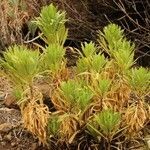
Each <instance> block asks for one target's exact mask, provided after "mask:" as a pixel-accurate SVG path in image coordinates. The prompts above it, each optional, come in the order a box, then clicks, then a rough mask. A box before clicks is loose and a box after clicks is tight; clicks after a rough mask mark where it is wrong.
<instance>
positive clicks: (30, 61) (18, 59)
mask: <svg viewBox="0 0 150 150" xmlns="http://www.w3.org/2000/svg"><path fill="white" fill-rule="evenodd" d="M39 61H40V55H39V52H38V51H31V50H28V49H27V48H26V47H24V46H16V45H15V46H13V47H9V48H8V49H7V51H6V52H4V59H1V65H2V67H3V68H4V69H5V71H6V73H7V74H8V75H9V77H10V78H11V80H12V81H13V82H14V83H15V84H20V86H21V85H22V86H23V85H27V84H28V85H30V84H32V82H33V78H34V77H35V76H36V75H37V74H38V73H39V71H40V70H39V68H40V64H39Z"/></svg>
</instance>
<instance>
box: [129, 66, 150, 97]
mask: <svg viewBox="0 0 150 150" xmlns="http://www.w3.org/2000/svg"><path fill="white" fill-rule="evenodd" d="M128 80H129V83H130V85H131V86H132V88H133V90H135V91H137V92H138V93H143V94H146V93H147V92H149V91H150V71H149V70H148V69H145V68H142V67H140V68H132V69H131V70H130V71H129V78H128Z"/></svg>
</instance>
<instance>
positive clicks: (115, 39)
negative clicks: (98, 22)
mask: <svg viewBox="0 0 150 150" xmlns="http://www.w3.org/2000/svg"><path fill="white" fill-rule="evenodd" d="M103 32H104V33H102V32H101V31H99V33H98V36H99V38H98V41H99V43H100V46H101V48H102V49H103V50H104V51H106V52H107V53H108V54H109V55H110V57H111V58H113V59H114V60H115V64H116V65H117V66H118V67H119V68H120V69H121V71H122V72H125V73H126V71H127V70H128V69H130V68H131V67H132V66H133V64H134V49H135V45H134V44H132V43H131V42H130V41H128V40H127V39H126V38H125V37H124V33H123V30H122V29H121V28H120V27H119V26H118V25H116V24H109V25H108V26H106V27H105V28H104V30H103Z"/></svg>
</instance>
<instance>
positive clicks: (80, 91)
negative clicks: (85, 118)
mask: <svg viewBox="0 0 150 150" xmlns="http://www.w3.org/2000/svg"><path fill="white" fill-rule="evenodd" d="M60 90H61V92H62V95H63V96H64V98H65V99H64V100H65V101H66V103H69V104H70V107H69V108H71V109H72V108H75V110H76V109H78V108H79V109H80V110H82V111H83V110H84V109H85V108H86V107H87V106H88V104H89V103H90V102H91V99H92V97H93V94H92V91H91V90H90V89H89V88H88V87H87V86H83V85H82V84H80V83H79V82H78V81H74V80H68V81H67V82H62V83H61V85H60Z"/></svg>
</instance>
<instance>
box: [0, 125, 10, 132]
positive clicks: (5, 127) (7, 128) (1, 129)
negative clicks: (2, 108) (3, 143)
mask: <svg viewBox="0 0 150 150" xmlns="http://www.w3.org/2000/svg"><path fill="white" fill-rule="evenodd" d="M11 129H12V125H11V124H10V123H3V124H1V125H0V133H7V132H8V131H10V130H11Z"/></svg>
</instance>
